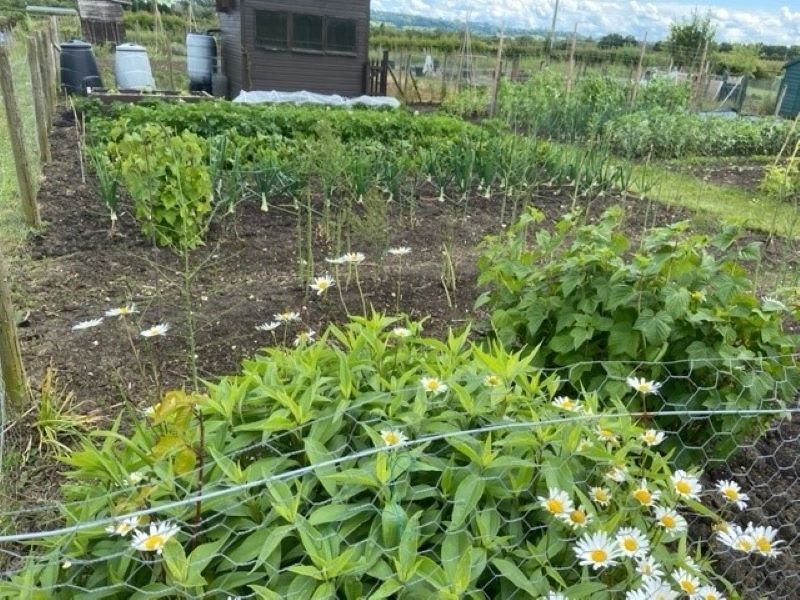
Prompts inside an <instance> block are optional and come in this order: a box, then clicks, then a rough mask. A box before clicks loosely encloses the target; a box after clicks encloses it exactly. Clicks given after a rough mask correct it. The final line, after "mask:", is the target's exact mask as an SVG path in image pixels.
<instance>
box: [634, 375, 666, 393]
mask: <svg viewBox="0 0 800 600" xmlns="http://www.w3.org/2000/svg"><path fill="white" fill-rule="evenodd" d="M625 381H626V382H627V383H628V385H629V386H631V387H632V388H633V389H634V390H636V391H637V392H639V393H640V394H643V395H645V396H646V395H647V394H655V393H656V392H658V390H659V389H661V385H662V384H660V383H657V382H655V381H648V380H646V379H645V378H643V377H628V378H627V379H626V380H625Z"/></svg>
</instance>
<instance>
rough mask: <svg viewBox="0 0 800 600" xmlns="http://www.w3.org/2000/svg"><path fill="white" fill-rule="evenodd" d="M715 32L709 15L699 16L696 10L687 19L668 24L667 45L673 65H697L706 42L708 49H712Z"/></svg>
mask: <svg viewBox="0 0 800 600" xmlns="http://www.w3.org/2000/svg"><path fill="white" fill-rule="evenodd" d="M715 33H716V31H715V29H714V26H713V25H712V24H711V17H710V16H708V15H706V16H701V15H700V14H699V13H698V12H697V11H695V12H693V13H692V16H691V17H690V18H689V19H688V20H682V21H680V22H679V23H673V24H672V25H670V26H669V37H668V38H667V47H668V48H669V52H670V54H671V55H672V61H673V62H674V63H675V66H678V67H690V68H692V67H696V66H698V64H699V62H700V60H701V57H702V55H703V48H704V47H705V46H706V44H708V49H709V51H711V50H712V49H713V48H712V45H713V42H714V35H715Z"/></svg>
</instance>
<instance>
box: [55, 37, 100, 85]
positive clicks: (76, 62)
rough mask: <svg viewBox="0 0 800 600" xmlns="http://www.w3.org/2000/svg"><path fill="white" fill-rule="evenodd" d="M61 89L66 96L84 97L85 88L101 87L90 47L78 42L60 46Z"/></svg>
mask: <svg viewBox="0 0 800 600" xmlns="http://www.w3.org/2000/svg"><path fill="white" fill-rule="evenodd" d="M60 64H61V88H62V89H63V90H64V91H65V92H67V93H68V94H80V95H82V96H85V95H86V88H90V87H103V81H102V80H101V79H100V71H99V69H98V68H97V61H96V60H95V58H94V52H92V45H91V44H87V43H86V42H82V41H80V40H71V41H69V42H65V43H63V44H61V60H60Z"/></svg>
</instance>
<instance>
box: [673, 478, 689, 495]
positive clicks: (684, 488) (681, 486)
mask: <svg viewBox="0 0 800 600" xmlns="http://www.w3.org/2000/svg"><path fill="white" fill-rule="evenodd" d="M675 489H676V490H677V491H678V493H679V494H683V495H684V496H685V495H687V494H689V493H691V491H692V485H691V484H690V483H689V482H688V481H686V480H685V479H681V480H679V481H678V482H677V483H676V484H675Z"/></svg>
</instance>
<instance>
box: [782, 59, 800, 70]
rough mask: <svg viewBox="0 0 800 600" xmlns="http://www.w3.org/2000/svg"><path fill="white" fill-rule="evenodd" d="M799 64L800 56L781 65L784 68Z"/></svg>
mask: <svg viewBox="0 0 800 600" xmlns="http://www.w3.org/2000/svg"><path fill="white" fill-rule="evenodd" d="M797 64H800V58H795V59H794V60H790V61H789V62H787V63H786V64H785V65H783V68H784V69H790V68H791V67H793V66H795V65H797Z"/></svg>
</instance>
